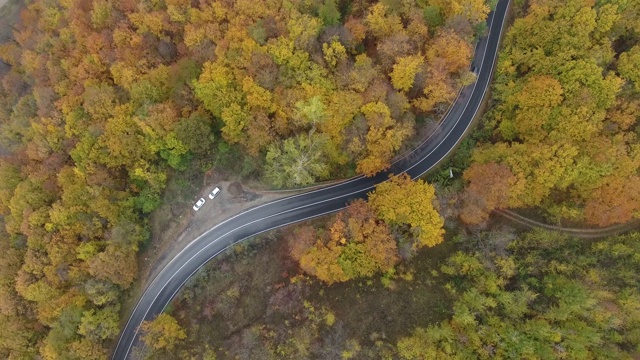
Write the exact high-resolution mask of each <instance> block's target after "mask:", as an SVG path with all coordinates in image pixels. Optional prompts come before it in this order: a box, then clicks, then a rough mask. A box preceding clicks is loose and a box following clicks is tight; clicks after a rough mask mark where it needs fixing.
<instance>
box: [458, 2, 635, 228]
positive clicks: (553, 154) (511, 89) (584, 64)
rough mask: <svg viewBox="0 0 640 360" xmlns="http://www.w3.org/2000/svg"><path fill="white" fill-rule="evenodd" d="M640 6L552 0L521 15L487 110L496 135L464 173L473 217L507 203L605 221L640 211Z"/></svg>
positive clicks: (468, 213)
mask: <svg viewBox="0 0 640 360" xmlns="http://www.w3.org/2000/svg"><path fill="white" fill-rule="evenodd" d="M639 13H640V6H639V5H638V3H637V2H629V3H627V2H620V1H604V2H595V3H594V2H584V1H580V0H571V1H556V0H544V1H536V2H534V3H532V4H531V6H530V7H528V8H527V9H526V16H524V17H523V18H522V19H518V20H516V21H515V23H514V25H513V26H512V28H511V29H510V30H509V31H508V33H507V36H506V38H505V43H504V47H505V49H504V51H503V54H502V56H501V57H500V61H499V62H498V68H497V74H496V82H495V85H494V89H495V90H494V92H493V97H494V100H495V108H494V109H493V110H492V111H490V112H489V113H488V114H487V116H486V117H485V119H486V126H488V127H489V128H491V129H493V130H494V136H493V138H492V139H490V141H489V142H486V143H484V144H480V146H478V147H477V149H476V150H475V151H474V153H473V156H472V160H473V162H474V163H475V165H474V166H472V167H471V168H469V169H468V170H467V171H466V172H465V175H464V178H465V180H467V181H468V184H469V185H468V187H467V189H466V190H465V193H464V196H463V205H464V206H463V207H464V208H463V210H462V218H463V220H464V221H465V222H468V223H479V222H482V221H484V219H486V212H487V211H491V210H492V209H493V208H496V207H504V206H508V207H512V208H525V207H539V208H541V209H542V210H543V211H544V213H545V214H546V215H547V217H548V218H549V219H550V220H552V221H554V222H558V221H562V220H570V221H572V222H586V223H589V224H594V225H599V226H607V225H611V224H616V223H624V222H627V221H629V220H631V219H633V218H638V217H639V216H640V212H639V211H638V204H639V202H638V196H640V195H639V194H640V191H639V190H638V185H637V184H638V171H640V151H639V149H640V147H639V146H640V145H639V144H640V143H639V142H638V134H639V133H638V129H639V126H640V124H639V123H638V119H640V118H639V117H638V114H639V113H640V105H639V104H640V102H639V101H640V92H639V91H638V81H639V79H640V78H638V76H637V74H638V69H639V68H640V67H638V62H637V61H635V62H634V59H636V60H637V59H638V47H637V46H634V45H633V44H636V43H637V41H638V40H639V39H640V32H638V28H637V24H638V14H639ZM632 63H633V64H634V65H631V64H632Z"/></svg>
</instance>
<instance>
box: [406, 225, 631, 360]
mask: <svg viewBox="0 0 640 360" xmlns="http://www.w3.org/2000/svg"><path fill="white" fill-rule="evenodd" d="M482 241H484V242H486V241H489V242H490V241H491V236H489V237H485V238H483V240H482ZM639 244H640V235H638V233H634V234H631V235H626V236H619V237H614V238H611V239H607V240H603V241H599V242H597V243H595V244H593V245H588V244H585V243H584V242H582V241H580V240H577V239H571V238H568V237H566V236H564V235H561V234H557V233H548V232H542V231H539V232H533V233H529V234H527V235H525V236H523V237H522V238H521V239H518V240H516V241H514V242H513V243H512V244H511V245H509V247H508V249H507V252H506V253H505V252H491V253H489V254H487V253H484V254H483V253H474V252H471V253H464V252H459V253H457V254H456V255H454V256H452V257H451V258H450V259H449V260H448V261H447V263H446V264H445V265H444V266H442V269H441V271H442V273H443V274H444V276H446V277H447V279H449V280H450V283H449V285H448V288H449V290H450V292H451V293H452V295H453V296H454V297H455V299H456V300H455V303H454V306H453V316H452V317H451V319H450V320H447V321H444V322H442V323H440V324H437V325H433V326H430V327H428V328H426V329H425V328H418V329H416V330H414V332H413V334H412V335H411V336H409V337H406V338H403V339H401V340H400V341H399V343H398V352H399V354H400V355H401V356H402V357H403V358H405V359H433V358H442V359H449V358H476V359H513V358H518V359H522V358H537V359H557V358H597V359H624V358H632V357H633V356H634V354H636V353H637V352H638V351H639V350H640V337H638V334H640V332H639V330H640V322H638V315H639V312H638V311H639V310H638V309H640V293H639V292H638V281H639V280H640V279H638V274H639V273H640V272H639V271H640V268H638V266H639V265H640V263H639V262H638V260H637V256H636V259H634V255H633V254H636V253H637V251H638V245H639ZM483 245H484V246H485V247H486V244H483Z"/></svg>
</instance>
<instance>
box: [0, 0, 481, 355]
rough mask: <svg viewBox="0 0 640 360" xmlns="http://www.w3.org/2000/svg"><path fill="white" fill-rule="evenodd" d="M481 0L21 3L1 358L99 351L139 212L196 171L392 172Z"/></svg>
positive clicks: (278, 181)
mask: <svg viewBox="0 0 640 360" xmlns="http://www.w3.org/2000/svg"><path fill="white" fill-rule="evenodd" d="M490 5H491V4H487V3H485V2H484V1H482V0H465V1H440V0H433V1H366V0H359V1H346V0H326V1H306V0H294V1H281V0H265V1H247V0H240V1H185V0H166V1H163V0H160V1H157V0H152V1H149V0H142V1H139V0H95V1H91V0H63V1H51V0H34V1H29V2H28V3H27V4H26V5H25V8H24V9H23V10H22V12H21V13H20V17H19V21H18V22H17V23H16V24H15V25H14V26H13V37H12V39H9V40H8V41H6V42H4V43H3V44H1V45H0V60H1V61H2V64H3V66H2V68H1V69H2V72H1V73H0V77H1V79H0V80H1V81H0V84H1V86H0V102H1V105H0V148H1V150H2V151H1V153H2V158H1V159H0V213H1V214H2V225H3V226H1V227H0V228H1V231H2V235H0V241H2V248H3V249H4V251H3V252H2V254H0V259H1V261H0V269H1V272H0V279H1V281H0V325H1V326H0V329H1V330H0V356H2V357H4V358H7V359H25V358H34V357H42V358H44V359H103V358H106V357H107V356H108V353H109V347H110V344H111V341H113V339H114V338H115V337H116V336H117V334H118V332H119V329H120V323H121V316H122V314H121V310H122V304H123V301H124V300H125V299H126V298H127V296H128V294H129V292H131V291H132V288H131V287H132V284H133V283H134V281H135V280H136V279H137V275H138V259H137V254H138V252H139V251H140V249H141V248H144V247H145V246H148V245H149V243H150V242H151V241H152V240H151V239H152V238H153V236H152V235H153V234H151V233H150V227H149V220H148V219H149V214H151V213H152V212H153V211H154V209H156V208H158V206H159V205H160V204H161V201H162V195H163V192H164V190H165V188H166V186H167V184H168V182H170V181H172V180H173V179H180V178H184V177H186V176H187V175H185V174H186V173H187V172H190V173H193V172H194V171H202V172H204V171H207V170H209V169H210V168H211V167H212V166H215V165H220V164H229V163H231V164H233V165H232V166H235V169H238V170H239V172H241V173H242V174H244V175H248V176H251V177H253V178H256V179H258V180H259V181H261V182H264V183H265V184H267V185H268V186H272V187H293V186H300V185H305V184H310V183H313V182H316V181H320V180H324V179H330V178H340V177H347V176H351V175H353V174H365V175H372V174H375V173H376V172H378V171H380V170H382V169H385V168H387V167H388V166H389V163H390V161H391V159H392V158H393V157H394V156H395V155H396V154H397V153H398V152H399V151H400V150H401V149H403V146H406V145H405V144H406V143H407V141H408V140H409V139H411V137H412V136H413V135H414V134H415V133H417V131H416V123H417V122H420V121H421V122H424V121H427V120H428V119H432V120H431V121H433V119H436V118H437V117H438V115H439V114H441V113H442V112H443V111H445V110H446V108H447V106H448V105H449V104H450V102H451V101H452V100H453V99H454V97H455V95H456V93H457V91H458V89H459V88H460V86H462V85H464V84H468V83H471V82H473V80H474V77H473V74H471V73H470V72H469V64H470V59H471V57H472V55H473V42H474V41H475V39H476V38H477V36H479V35H482V34H484V32H486V25H485V23H484V20H485V18H486V16H487V14H488V12H489V11H490ZM193 169H195V170H193ZM367 216H372V215H367ZM389 216H390V215H389ZM365 218H366V217H365ZM434 219H436V217H434ZM363 221H364V220H363ZM375 221H376V222H378V220H375ZM380 224H381V223H380ZM380 226H382V225H380ZM396 226H399V225H396ZM415 226H417V225H416V224H413V223H411V224H408V225H406V226H405V227H407V229H405V231H411V229H413V228H414V227H415ZM429 241H435V240H434V239H431V240H429ZM359 249H360V247H359V246H355V245H354V247H353V248H352V249H351V250H352V251H355V250H359ZM345 256H346V255H345ZM385 261H387V263H385V264H388V263H389V261H391V262H393V258H388V259H386V260H385ZM376 266H383V267H384V266H387V265H376ZM354 271H355V270H354ZM358 271H359V270H358ZM367 271H369V270H367ZM352 275H353V274H352Z"/></svg>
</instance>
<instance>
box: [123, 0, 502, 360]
mask: <svg viewBox="0 0 640 360" xmlns="http://www.w3.org/2000/svg"><path fill="white" fill-rule="evenodd" d="M508 6H509V0H500V1H499V2H498V5H497V8H496V10H495V11H494V12H492V13H491V14H489V18H488V19H487V21H488V24H489V35H488V37H486V38H483V39H481V40H480V42H479V43H478V45H477V46H476V53H475V58H474V60H473V65H472V66H475V67H477V69H478V78H477V80H476V82H475V83H474V84H472V85H469V86H467V87H466V88H464V89H463V90H462V91H461V93H460V96H459V97H458V100H457V102H456V103H455V104H454V105H453V106H452V107H451V109H450V111H449V113H447V115H446V116H445V118H444V119H443V120H442V122H441V124H440V126H439V128H438V129H437V130H436V131H435V132H434V133H433V134H432V135H431V136H430V137H429V138H428V139H427V140H425V141H424V142H423V143H422V144H421V145H420V146H419V147H418V148H416V149H415V150H414V151H412V152H411V153H409V154H408V155H407V156H406V157H404V158H402V159H400V160H398V161H396V162H395V163H394V164H393V165H392V166H391V168H390V169H389V170H388V171H385V172H382V173H380V174H378V175H376V176H373V177H369V178H366V177H357V178H353V179H350V180H347V181H345V182H342V183H339V184H335V185H331V186H328V187H326V188H322V189H318V190H313V191H309V192H307V193H303V194H299V195H293V196H290V197H286V198H283V199H279V200H276V201H273V202H270V203H267V204H263V205H260V206H257V207H254V208H251V209H249V210H246V211H243V212H241V213H239V214H237V215H235V216H233V217H231V218H229V219H227V220H225V221H223V222H221V223H220V224H218V225H216V226H215V227H213V228H212V229H210V230H209V231H207V232H206V233H204V234H203V235H201V236H199V237H198V238H197V239H195V240H193V241H192V242H191V243H189V244H188V245H187V246H186V247H185V248H184V249H183V250H182V251H181V252H180V253H179V254H178V255H176V256H175V257H174V258H173V259H172V260H171V261H170V262H169V263H168V264H167V265H166V266H165V267H164V268H163V269H162V270H161V271H160V273H159V274H158V275H157V276H156V277H155V278H154V280H153V281H152V282H151V284H150V285H149V286H148V287H147V289H146V290H145V292H144V294H143V295H142V297H141V298H140V300H139V301H138V303H137V305H136V307H135V308H134V310H133V313H132V314H131V316H130V318H129V321H128V322H127V324H126V326H125V328H124V329H123V331H122V333H121V335H120V339H119V341H118V344H117V346H116V349H115V351H114V353H113V357H112V358H113V359H115V360H121V359H126V358H127V357H128V356H129V353H130V350H131V348H132V346H133V345H134V344H135V343H136V341H137V339H138V328H139V326H140V324H141V323H142V322H143V321H145V320H152V319H153V318H155V317H156V316H157V315H158V314H160V313H161V312H162V311H163V310H164V308H165V307H166V306H167V304H169V302H170V301H171V299H173V297H174V296H175V295H176V293H177V292H178V291H179V290H180V288H182V286H183V285H184V283H185V282H186V281H187V280H188V279H189V278H190V277H191V276H192V275H193V274H194V273H195V272H197V271H198V270H199V269H200V268H201V267H202V266H203V265H204V264H206V263H207V262H208V261H209V260H211V259H212V258H214V257H215V256H216V255H218V254H219V253H221V252H222V251H224V250H225V249H226V248H228V247H230V246H232V245H233V244H235V243H237V242H239V241H241V240H243V239H246V238H248V237H251V236H254V235H257V234H259V233H262V232H265V231H268V230H271V229H274V228H277V227H281V226H285V225H288V224H293V223H296V222H300V221H303V220H307V219H310V218H314V217H317V216H321V215H325V214H329V213H333V212H336V211H338V210H340V209H343V208H344V207H345V206H346V205H347V204H348V203H349V202H350V201H352V200H355V199H361V198H366V196H367V193H368V192H370V191H372V190H373V189H374V187H375V185H376V184H378V183H380V182H382V181H385V180H387V179H388V178H389V174H392V173H393V174H399V173H403V172H407V173H408V174H409V175H410V176H411V177H412V178H417V177H419V176H421V175H423V174H424V173H426V172H427V171H429V170H430V169H431V168H433V167H434V166H436V165H437V164H438V163H439V162H440V161H441V160H443V159H444V158H445V157H446V156H447V155H448V154H449V153H450V152H451V151H453V150H454V149H455V147H456V145H457V144H458V143H459V142H460V141H461V140H462V138H463V136H464V135H465V133H466V132H467V130H468V129H469V127H470V126H471V123H472V120H473V118H474V117H475V115H476V113H477V112H478V110H479V108H480V105H481V103H482V101H483V99H484V96H485V94H486V91H487V88H488V86H489V82H490V80H491V75H492V73H493V69H494V67H495V62H496V58H497V51H498V45H499V42H500V38H501V36H502V31H503V25H504V21H505V17H506V13H507V8H508Z"/></svg>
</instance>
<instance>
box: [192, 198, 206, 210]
mask: <svg viewBox="0 0 640 360" xmlns="http://www.w3.org/2000/svg"><path fill="white" fill-rule="evenodd" d="M204 201H205V200H204V198H200V200H198V202H196V204H195V205H193V210H194V211H198V210H200V208H201V207H202V205H204Z"/></svg>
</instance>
